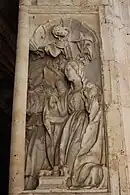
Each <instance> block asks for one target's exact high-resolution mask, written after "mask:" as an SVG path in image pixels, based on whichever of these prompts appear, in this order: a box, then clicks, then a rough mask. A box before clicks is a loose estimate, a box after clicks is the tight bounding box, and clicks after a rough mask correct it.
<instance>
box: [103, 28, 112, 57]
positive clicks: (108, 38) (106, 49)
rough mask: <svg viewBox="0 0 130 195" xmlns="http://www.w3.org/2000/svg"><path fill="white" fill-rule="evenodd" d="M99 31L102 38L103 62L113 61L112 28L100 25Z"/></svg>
mask: <svg viewBox="0 0 130 195" xmlns="http://www.w3.org/2000/svg"><path fill="white" fill-rule="evenodd" d="M100 30H101V38H102V48H103V58H104V60H113V59H114V50H113V28H112V27H109V26H108V25H107V24H101V29H100Z"/></svg>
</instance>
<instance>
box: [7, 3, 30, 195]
mask: <svg viewBox="0 0 130 195" xmlns="http://www.w3.org/2000/svg"><path fill="white" fill-rule="evenodd" d="M28 56H29V16H28V0H20V3H19V23H18V36H17V51H16V66H15V82H14V97H13V113H12V131H11V148H10V177H9V194H18V193H20V192H21V191H23V189H24V162H25V129H26V128H25V127H26V101H27V83H28Z"/></svg>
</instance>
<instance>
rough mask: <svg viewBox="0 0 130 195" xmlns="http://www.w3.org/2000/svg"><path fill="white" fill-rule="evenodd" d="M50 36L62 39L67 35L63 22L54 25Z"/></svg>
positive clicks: (67, 31)
mask: <svg viewBox="0 0 130 195" xmlns="http://www.w3.org/2000/svg"><path fill="white" fill-rule="evenodd" d="M52 34H53V35H54V37H55V38H57V39H58V38H64V37H66V36H67V35H68V34H69V30H68V28H67V27H64V26H63V20H61V22H60V24H59V25H54V26H53V28H52Z"/></svg>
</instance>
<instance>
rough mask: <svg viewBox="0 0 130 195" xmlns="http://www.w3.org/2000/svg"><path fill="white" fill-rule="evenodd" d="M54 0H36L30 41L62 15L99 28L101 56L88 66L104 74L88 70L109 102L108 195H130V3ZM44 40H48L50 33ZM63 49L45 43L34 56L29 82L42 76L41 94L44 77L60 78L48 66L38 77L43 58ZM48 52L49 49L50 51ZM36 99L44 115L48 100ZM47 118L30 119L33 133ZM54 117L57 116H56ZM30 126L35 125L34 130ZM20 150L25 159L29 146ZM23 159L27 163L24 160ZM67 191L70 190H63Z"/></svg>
mask: <svg viewBox="0 0 130 195" xmlns="http://www.w3.org/2000/svg"><path fill="white" fill-rule="evenodd" d="M47 2H48V3H47ZM49 3H50V2H49V1H40V0H39V1H33V2H32V6H30V9H29V15H30V39H31V38H32V36H33V32H34V30H36V29H37V27H38V26H39V25H42V26H43V25H44V24H45V22H46V21H48V20H49V21H54V23H51V22H50V23H48V24H49V25H50V26H49V28H51V27H52V26H53V25H55V24H57V25H58V24H59V23H60V20H61V17H62V18H63V19H64V18H74V19H76V20H77V21H81V22H85V23H87V25H88V26H89V27H90V29H93V31H94V32H96V35H97V37H98V39H99V45H100V47H98V50H97V51H98V55H97V58H96V60H95V61H94V63H93V64H91V63H90V62H89V60H90V56H91V55H90V56H89V55H87V60H88V61H87V65H88V64H89V65H90V64H91V65H92V66H94V65H95V66H94V67H96V68H95V69H93V71H95V73H97V72H98V73H97V74H95V76H92V72H93V71H92V72H91V65H90V66H89V65H88V66H87V67H89V71H86V76H87V78H89V79H88V80H89V81H90V83H91V82H92V83H93V84H94V85H95V84H96V85H98V86H99V88H101V89H102V90H101V91H102V93H101V94H102V96H103V97H104V100H103V103H102V104H100V105H101V106H102V105H103V108H104V112H103V113H104V117H103V119H105V123H104V129H105V130H106V131H104V132H105V139H104V140H105V143H108V147H105V149H106V150H105V153H106V156H105V157H106V159H107V167H108V171H109V178H108V181H109V185H108V191H110V193H109V192H108V193H106V192H104V193H103V194H105V195H106V194H107V195H108V194H111V195H129V194H130V191H129V189H130V188H129V184H130V180H129V178H130V175H129V174H130V165H129V162H130V160H129V158H130V149H129V143H130V140H129V137H130V136H128V135H129V112H130V111H129V97H130V96H129V91H130V86H129V85H130V84H129V83H130V82H129V57H128V56H129V52H128V53H127V51H128V50H127V49H128V47H129V43H128V34H127V32H128V26H129V24H128V20H129V14H128V8H129V7H130V5H129V4H128V3H127V1H120V0H111V1H110V0H105V1H93V2H92V1H73V2H72V1H66V2H65V1H64V2H63V1H53V4H52V5H50V4H49ZM30 4H31V2H30ZM54 4H55V6H54ZM65 4H66V5H65ZM99 5H100V6H99ZM55 22H56V23H55ZM41 29H42V28H41ZM79 29H80V28H78V30H79ZM43 31H44V30H43ZM43 31H42V30H41V31H39V32H40V33H42V36H43V35H44V33H43ZM72 37H73V36H72ZM53 38H54V37H53ZM42 39H44V36H43V38H42ZM70 40H71V39H69V42H70ZM39 41H40V42H39ZM37 42H39V43H40V44H41V45H42V44H43V40H41V39H40V40H38V39H37ZM65 42H66V41H65ZM47 45H48V44H47ZM63 45H64V44H63ZM63 45H60V47H61V48H62V54H64V55H65V56H66V54H65V52H64V51H63V50H65V48H66V46H65V47H63ZM65 45H66V44H65ZM33 46H35V45H33ZM34 48H35V47H32V45H31V50H33V49H34ZM50 48H51V49H50ZM61 48H60V49H59V46H58V47H57V43H56V44H55V46H54V47H53V49H54V50H52V46H51V47H50V45H49V47H47V48H46V49H45V47H44V48H40V49H41V50H39V51H38V52H37V55H35V54H34V55H33V56H32V55H31V61H30V62H31V63H30V65H31V66H32V67H34V69H32V71H30V73H31V76H30V73H29V78H31V79H30V80H29V82H30V83H31V81H32V77H34V78H35V79H36V82H35V87H36V86H37V85H38V86H41V87H39V89H38V91H39V93H41V94H42V82H41V81H43V75H44V76H45V78H46V79H47V81H50V78H53V79H54V80H55V79H56V76H54V75H55V74H54V75H53V74H52V73H51V71H50V70H48V69H45V70H44V74H42V75H40V74H39V75H40V76H39V77H38V78H37V77H35V74H34V73H35V72H39V73H40V72H41V67H44V65H45V64H46V63H45V62H46V60H45V61H44V60H41V59H45V58H43V57H44V56H46V55H48V59H50V57H54V55H56V56H55V58H57V56H58V55H60V52H61ZM99 48H100V52H99ZM34 50H35V49H34ZM59 50H60V51H59ZM43 51H44V52H45V54H44V52H43ZM88 51H89V53H91V52H90V48H89V50H88ZM35 52H36V50H35ZM35 52H34V53H35ZM94 54H96V52H95V53H94ZM88 56H89V58H88ZM80 57H81V56H80ZM100 57H101V60H99V59H100ZM48 61H49V60H48ZM90 61H91V60H90ZM76 63H77V62H76ZM54 64H55V63H54ZM35 65H37V68H36V69H35ZM100 68H101V69H100ZM99 70H100V71H99ZM42 71H43V69H42ZM100 72H101V75H100ZM87 73H88V75H87ZM47 75H49V76H47ZM66 77H67V75H65V80H64V82H63V83H65V81H67V83H69V82H70V80H69V79H68V77H67V78H66ZM69 77H70V75H69ZM53 79H52V82H51V85H53ZM76 80H77V77H76ZM101 83H102V85H101ZM49 84H50V83H49ZM61 88H63V87H61ZM29 90H30V91H29ZM29 90H28V93H29V94H30V97H31V93H33V92H35V95H34V96H33V98H34V99H35V100H36V99H39V102H42V100H43V98H44V96H42V95H41V96H40V97H39V96H37V90H36V91H35V90H34V88H33V85H30V89H29ZM67 90H68V89H67ZM63 94H64V93H63ZM46 95H47V94H46ZM28 97H29V96H28ZM52 97H53V96H52ZM64 97H65V96H64ZM85 98H86V97H85ZM52 99H53V98H52ZM78 99H79V98H78ZM53 100H54V99H53ZM48 101H49V98H48ZM34 102H35V104H34V105H33V106H32V111H31V112H32V113H33V112H34V110H35V107H37V112H38V113H39V109H40V108H41V106H43V105H42V103H41V104H37V101H34ZM85 102H86V101H84V103H85ZM32 103H33V101H32ZM52 103H54V105H55V103H56V101H54V102H53V101H52ZM21 105H22V104H21ZM30 105H31V104H30ZM39 105H40V106H39ZM47 109H48V108H47ZM47 109H46V110H45V112H46V111H47ZM28 111H29V110H27V112H28ZM45 112H44V113H45ZM89 115H90V113H89ZM43 116H45V115H42V117H41V116H40V117H39V115H37V116H35V117H34V118H32V120H31V121H30V123H28V122H29V121H27V128H28V130H29V131H30V132H31V130H32V129H33V128H34V129H35V125H36V126H37V127H36V128H37V129H39V132H43V131H42V128H43ZM49 116H50V115H49ZM23 117H25V116H23ZM36 118H37V119H36ZM62 118H63V116H62ZM49 120H52V118H51V119H49ZM75 121H76V120H75ZM46 122H48V120H46ZM29 124H33V125H32V127H31V128H30V125H29ZM51 125H52V124H51ZM23 130H25V129H23ZM41 134H42V133H41ZM41 134H40V133H39V137H38V142H36V144H37V146H38V145H39V144H41V143H44V141H45V140H44V139H39V138H41ZM27 136H28V138H30V136H31V133H30V134H28V135H27ZM34 137H35V136H34ZM26 138H27V137H26ZM18 140H19V139H18V137H17V141H18ZM39 140H40V141H39ZM81 140H82V139H81ZM90 140H91V139H90ZM48 143H49V142H48ZM28 144H29V141H28V139H27V140H26V146H28ZM32 145H33V146H34V145H35V144H33V142H32ZM38 147H39V146H38ZM20 148H21V154H22V155H21V157H22V156H24V150H23V147H20ZM100 148H102V147H100ZM26 149H27V147H26ZM43 149H44V147H43V145H42V144H41V145H40V150H41V153H39V154H40V155H39V156H40V159H41V160H42V158H43ZM34 151H35V152H36V148H34ZM51 152H52V153H53V150H51V151H50V153H51ZM50 156H51V155H50V154H49V157H50ZM35 157H36V158H35V159H38V156H36V155H35ZM21 159H22V162H23V158H21ZM33 159H34V158H33ZM19 160H20V158H19ZM51 160H52V159H51V158H50V161H51ZM35 162H36V161H35V160H34V161H33V163H34V165H36V163H35ZM34 167H35V166H34ZM15 168H18V164H15ZM54 169H55V170H57V166H54ZM22 173H23V170H22ZM42 173H44V174H43V175H42V176H43V177H44V176H45V174H47V175H48V174H50V175H51V174H52V170H50V171H49V172H48V171H46V170H44V169H42ZM53 173H54V172H53ZM55 174H56V173H55ZM23 179H24V178H22V177H21V183H22V185H21V184H20V183H19V184H18V183H16V184H15V187H19V188H20V189H22V188H23ZM96 179H97V177H96ZM95 181H96V180H95ZM37 185H38V184H37ZM21 186H22V187H21ZM96 190H97V189H96ZM90 191H91V192H92V193H91V194H99V193H98V191H95V192H94V193H93V190H92V189H90ZM24 193H25V194H29V193H30V194H48V193H49V194H51V192H50V191H48V192H43V191H39V192H37V190H36V191H30V192H24ZM66 193H68V194H71V192H66ZM75 193H76V194H77V193H78V192H74V194H75ZM85 193H86V194H89V192H88V191H87V190H86V191H85ZM52 194H57V192H53V193H52ZM62 194H64V193H63V192H62ZM72 194H73V193H72ZM80 194H82V193H80ZM100 194H102V192H100Z"/></svg>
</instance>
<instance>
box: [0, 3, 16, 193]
mask: <svg viewBox="0 0 130 195" xmlns="http://www.w3.org/2000/svg"><path fill="white" fill-rule="evenodd" d="M18 3H19V1H18V0H0V139H1V140H0V184H1V190H0V191H1V192H0V194H1V195H6V194H8V178H9V153H10V134H11V118H12V116H11V113H12V99H13V85H14V71H15V54H16V37H17V23H18Z"/></svg>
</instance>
